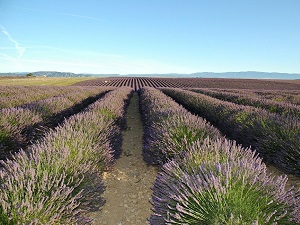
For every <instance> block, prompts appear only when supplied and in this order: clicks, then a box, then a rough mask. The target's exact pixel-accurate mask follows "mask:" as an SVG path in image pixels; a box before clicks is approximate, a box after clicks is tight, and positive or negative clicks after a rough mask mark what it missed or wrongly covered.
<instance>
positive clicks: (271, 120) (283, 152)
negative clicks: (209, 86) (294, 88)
mask: <svg viewBox="0 0 300 225" xmlns="http://www.w3.org/2000/svg"><path fill="white" fill-rule="evenodd" d="M163 92H164V93H166V94H168V95H169V96H171V97H172V98H174V99H175V100H176V101H177V102H179V103H180V104H182V105H183V106H185V107H186V108H187V109H189V110H190V111H192V112H194V113H197V114H198V115H199V116H201V117H204V118H206V119H207V120H209V121H210V122H211V123H212V124H213V125H215V126H216V127H218V128H219V130H220V131H221V132H222V133H223V134H224V135H226V136H227V137H229V138H230V139H233V140H236V141H237V142H238V143H240V144H243V145H244V146H252V147H253V148H254V149H255V150H256V151H258V152H259V153H260V155H261V156H262V157H263V158H264V159H265V161H266V162H271V163H273V164H274V165H275V166H276V167H277V168H279V169H281V170H283V171H285V172H288V173H292V174H296V175H298V176H299V175H300V166H299V165H300V162H299V159H300V120H299V118H298V117H294V116H285V115H282V114H278V113H271V112H269V111H267V110H265V109H264V108H259V107H252V106H245V105H238V104H234V103H232V102H228V101H222V100H219V99H216V98H212V97H210V96H207V95H204V94H201V93H195V92H191V91H187V90H182V89H163Z"/></svg>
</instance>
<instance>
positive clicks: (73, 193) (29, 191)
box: [0, 88, 132, 224]
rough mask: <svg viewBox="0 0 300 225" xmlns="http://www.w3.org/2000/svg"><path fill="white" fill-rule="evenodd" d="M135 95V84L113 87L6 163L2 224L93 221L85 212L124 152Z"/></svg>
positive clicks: (0, 176) (1, 180)
mask: <svg viewBox="0 0 300 225" xmlns="http://www.w3.org/2000/svg"><path fill="white" fill-rule="evenodd" d="M105 90H107V89H105V88H102V89H99V88H98V90H97V93H98V94H99V93H103V92H104V91H105ZM105 92H106V91H105ZM131 93H132V89H131V88H119V89H117V90H113V91H110V92H109V93H107V94H105V95H104V97H102V98H101V99H99V100H97V101H96V102H94V103H93V104H90V105H89V106H88V107H86V108H85V109H84V110H83V111H81V112H80V113H77V114H74V115H73V116H70V117H69V118H67V119H65V121H64V122H63V123H61V124H60V125H58V126H57V127H56V128H55V129H52V130H50V131H49V132H47V133H45V134H44V136H43V138H41V139H39V140H37V141H36V142H35V143H34V144H32V145H30V146H28V147H27V149H26V150H22V149H20V150H19V151H18V153H16V154H14V155H13V156H12V158H11V159H6V160H4V161H1V170H0V187H1V188H0V199H1V202H0V224H77V223H80V224H87V223H89V222H91V220H90V219H89V218H88V217H86V216H85V213H86V212H87V211H89V210H90V208H91V207H93V202H94V201H97V199H98V200H99V198H100V197H101V196H100V195H101V193H102V192H101V189H103V184H102V183H101V180H100V176H99V174H100V173H101V172H102V171H104V170H106V169H107V168H108V167H110V166H111V164H112V162H113V160H114V158H115V157H116V156H117V155H119V152H118V151H117V150H118V148H119V146H120V142H121V141H122V136H121V129H122V128H123V127H124V119H123V118H124V109H125V106H126V104H127V102H128V99H129V96H130V95H131ZM19 131H20V130H19Z"/></svg>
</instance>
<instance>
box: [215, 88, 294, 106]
mask: <svg viewBox="0 0 300 225" xmlns="http://www.w3.org/2000/svg"><path fill="white" fill-rule="evenodd" d="M214 90H218V91H222V92H227V93H236V94H241V95H248V96H253V97H258V98H259V97H261V98H265V99H269V100H272V101H275V102H282V103H283V102H286V103H290V104H294V105H300V92H299V91H298V90H255V89H252V90H250V89H220V88H217V89H214Z"/></svg>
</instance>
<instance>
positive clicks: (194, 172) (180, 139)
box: [0, 77, 300, 225]
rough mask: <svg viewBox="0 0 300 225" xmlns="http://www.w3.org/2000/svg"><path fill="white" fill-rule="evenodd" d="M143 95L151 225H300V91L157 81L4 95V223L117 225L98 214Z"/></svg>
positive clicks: (0, 168)
mask: <svg viewBox="0 0 300 225" xmlns="http://www.w3.org/2000/svg"><path fill="white" fill-rule="evenodd" d="M133 93H135V95H137V94H138V98H139V100H138V104H139V111H136V113H140V116H141V120H142V123H143V140H142V144H141V147H140V149H139V151H140V155H142V158H141V159H143V160H144V162H145V163H146V164H147V165H153V166H155V167H157V168H158V173H157V175H156V178H155V181H154V183H153V184H152V185H151V186H149V187H147V188H148V189H149V190H151V192H152V196H151V199H150V202H151V210H152V213H151V215H150V216H149V217H148V218H144V219H143V221H142V222H139V223H140V224H141V225H142V224H151V225H162V224H191V225H192V224H193V225H194V224H225V225H233V224H245V225H246V224H249V225H258V224H259V225H260V224H270V225H271V224H279V225H280V224H300V216H299V215H300V185H299V183H300V106H299V104H300V84H299V83H297V82H284V81H274V80H273V81H268V80H264V81H258V80H238V79H232V80H230V79H228V80H225V79H200V78H199V79H198V78H182V79H181V78H154V77H153V78H137V77H134V78H132V77H129V78H126V77H123V78H101V79H95V80H87V81H83V82H79V83H76V84H73V85H72V86H67V87H55V86H47V87H40V86H30V87H25V86H16V87H15V88H13V89H12V88H9V87H6V86H3V87H1V88H0V114H1V117H0V159H1V161H0V187H1V188H0V224H2V225H4V224H108V223H107V221H101V219H100V220H97V222H95V221H96V220H94V219H93V217H92V216H91V212H92V211H93V212H95V211H98V212H99V213H100V215H101V213H104V211H105V210H102V207H103V205H105V204H106V203H105V201H103V193H105V191H110V192H112V191H111V190H109V189H108V190H105V185H104V183H103V176H104V175H103V174H110V173H112V174H113V171H114V165H115V164H116V162H117V160H118V159H119V158H120V157H124V154H125V155H126V154H127V155H129V154H130V153H128V152H123V149H122V143H123V142H126V141H128V140H127V139H124V135H123V134H124V132H125V131H126V130H128V129H131V130H134V129H135V127H134V126H131V127H128V126H127V121H126V111H127V106H128V104H129V103H130V101H131V99H132V95H133ZM135 118H137V117H135V116H132V118H131V120H134V119H135ZM136 165H137V164H136ZM269 166H272V167H275V168H277V170H278V171H280V174H282V175H278V173H276V174H275V173H274V174H272V173H270V172H269V169H268V167H269ZM131 168H132V165H131ZM135 169H136V170H139V168H135ZM128 173H129V171H128ZM289 177H293V181H292V182H291V180H289ZM143 179H147V177H144V178H143ZM119 182H122V180H120V181H119ZM134 182H140V180H138V181H134ZM116 186H118V185H116ZM132 188H134V187H132ZM145 188H146V187H145ZM133 190H134V189H133ZM141 199H142V198H141ZM119 200H120V202H121V201H122V199H119ZM107 201H108V200H107ZM139 201H140V200H139ZM139 201H136V203H135V204H141V203H140V202H139ZM143 201H148V199H144V200H143ZM100 202H101V204H100ZM117 205H119V204H117ZM120 205H122V207H123V203H122V204H120ZM141 205H142V204H141ZM144 205H145V204H143V206H144ZM113 209H114V208H113V207H110V210H113ZM101 210H102V211H101ZM145 210H148V209H145ZM116 212H117V211H116ZM111 213H112V214H113V213H114V212H111ZM100 218H101V216H100ZM139 221H140V220H139ZM121 222H122V224H131V223H130V222H128V221H127V222H126V220H125V221H121ZM140 224H137V225H140Z"/></svg>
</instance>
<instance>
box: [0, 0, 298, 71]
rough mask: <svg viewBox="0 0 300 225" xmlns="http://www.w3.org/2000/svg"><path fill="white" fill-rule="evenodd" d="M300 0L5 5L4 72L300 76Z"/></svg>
mask: <svg viewBox="0 0 300 225" xmlns="http://www.w3.org/2000/svg"><path fill="white" fill-rule="evenodd" d="M299 12H300V1H299V0H285V1H282V0H280V1H279V0H251V1H250V0H248V1H245V0H206V1H203V0H185V1H184V0H151V1H141V0H139V1H138V0H126V1H124V0H109V1H102V0H85V1H82V0H80V1H79V0H72V1H70V0H64V1H62V0H51V1H40V0H28V1H24V0H0V72H20V71H26V72H34V71H40V70H56V71H65V72H75V73H104V74H105V73H119V74H129V73H193V72H228V71H265V72H287V73H300V13H299Z"/></svg>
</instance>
